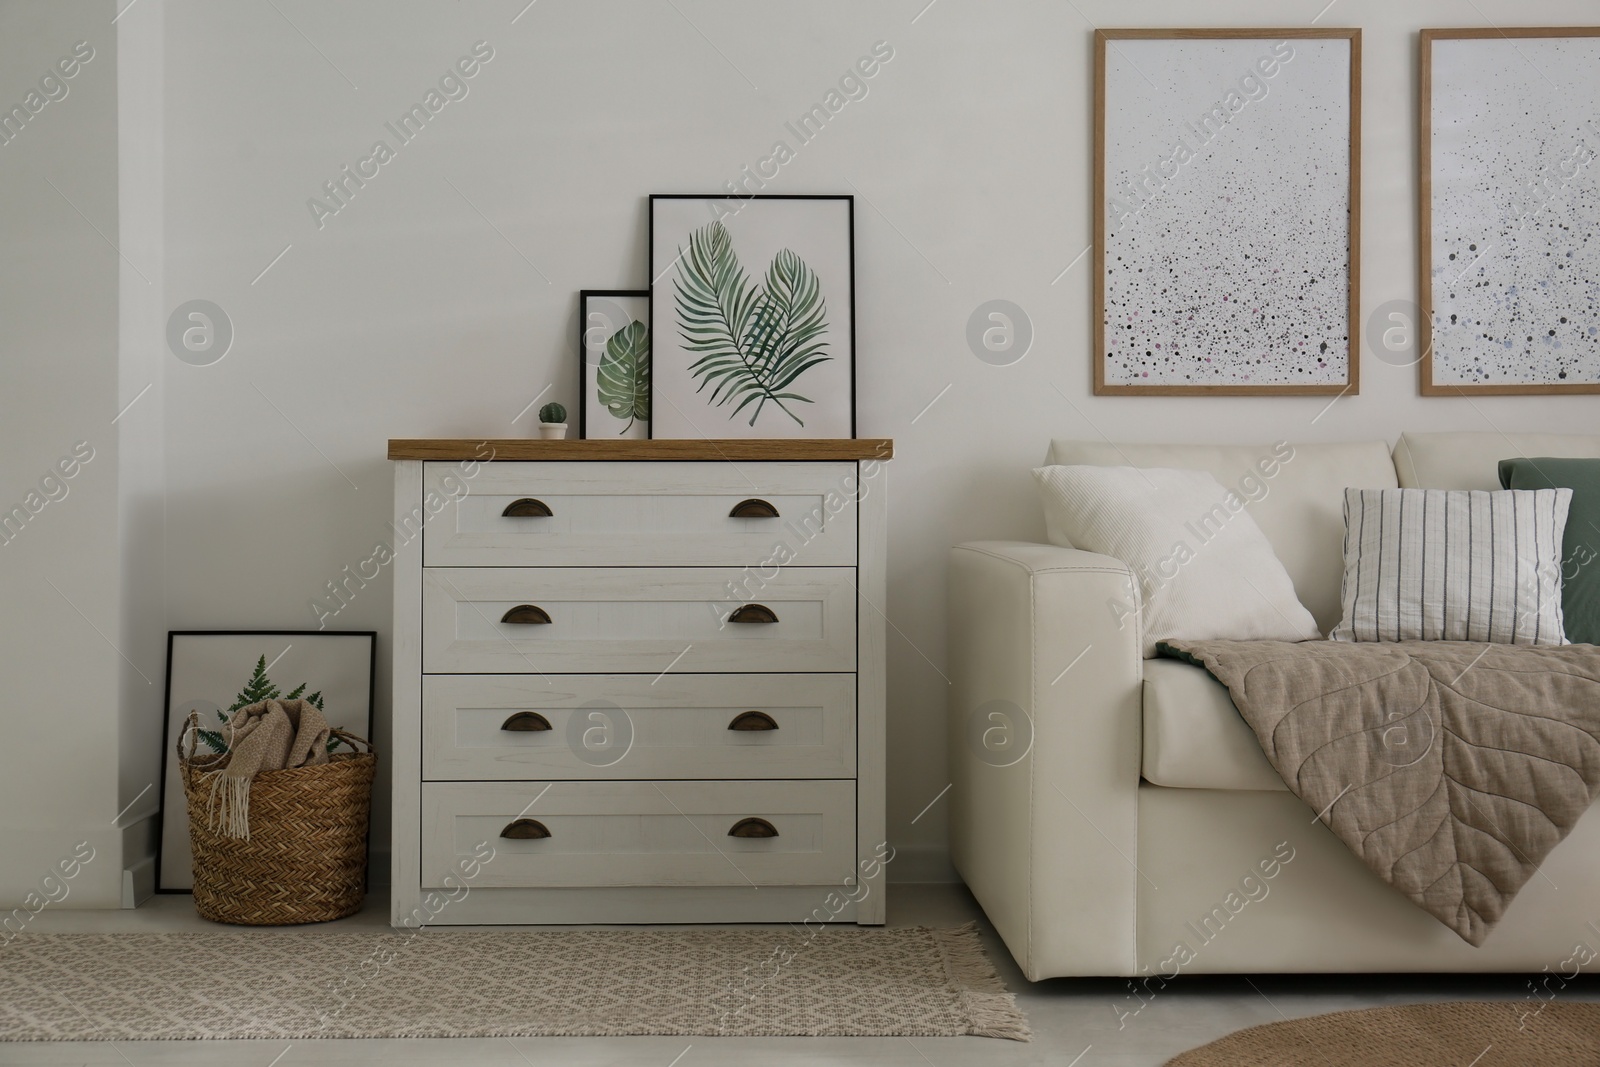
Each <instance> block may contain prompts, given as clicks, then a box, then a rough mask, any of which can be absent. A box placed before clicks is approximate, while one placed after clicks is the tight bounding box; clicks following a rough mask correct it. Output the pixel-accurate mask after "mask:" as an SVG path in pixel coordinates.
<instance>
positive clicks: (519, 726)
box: [500, 711, 550, 733]
mask: <svg viewBox="0 0 1600 1067" xmlns="http://www.w3.org/2000/svg"><path fill="white" fill-rule="evenodd" d="M500 729H502V730H510V731H511V732H512V733H530V732H533V731H536V730H548V729H550V720H549V719H547V718H545V717H544V716H543V715H540V714H539V713H538V712H537V711H519V712H517V713H516V714H515V715H512V716H511V717H510V718H509V719H507V720H506V721H505V722H503V723H501V724H500Z"/></svg>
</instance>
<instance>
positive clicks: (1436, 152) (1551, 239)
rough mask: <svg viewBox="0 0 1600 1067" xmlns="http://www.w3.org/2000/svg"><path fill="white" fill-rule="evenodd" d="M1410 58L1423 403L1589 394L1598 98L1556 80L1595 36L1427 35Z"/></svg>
mask: <svg viewBox="0 0 1600 1067" xmlns="http://www.w3.org/2000/svg"><path fill="white" fill-rule="evenodd" d="M1418 51H1419V56H1418V76H1419V79H1420V90H1419V92H1418V97H1417V104H1418V107H1417V131H1418V133H1417V140H1418V144H1417V194H1418V202H1417V267H1418V276H1417V304H1418V312H1419V313H1418V316H1417V319H1418V322H1417V340H1418V346H1419V351H1420V352H1421V353H1422V357H1421V359H1420V361H1419V368H1420V371H1419V374H1420V380H1419V383H1418V384H1419V387H1420V390H1421V392H1422V395H1424V396H1474V395H1477V396H1485V395H1488V396H1494V395H1523V394H1587V393H1600V313H1597V312H1600V309H1597V307H1596V303H1595V298H1594V296H1593V292H1594V288H1595V284H1596V283H1595V279H1596V277H1597V276H1600V239H1595V238H1600V86H1596V85H1595V84H1594V83H1593V79H1592V78H1574V77H1562V76H1561V75H1562V72H1563V71H1577V70H1583V71H1586V72H1592V71H1593V70H1594V69H1595V65H1596V61H1597V60H1600V27H1597V26H1532V27H1529V26H1522V27H1505V28H1496V27H1471V28H1455V29H1425V30H1423V31H1422V32H1421V34H1420V36H1419V40H1418ZM1558 86H1559V88H1558ZM1553 205H1554V206H1555V208H1556V209H1555V210H1550V209H1551V207H1552V206H1553Z"/></svg>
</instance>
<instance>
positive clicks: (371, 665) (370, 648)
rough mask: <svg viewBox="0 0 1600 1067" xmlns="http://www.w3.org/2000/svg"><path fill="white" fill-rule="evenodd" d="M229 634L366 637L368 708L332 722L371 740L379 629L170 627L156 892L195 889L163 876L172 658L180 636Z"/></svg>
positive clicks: (173, 767)
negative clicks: (356, 715) (352, 720)
mask: <svg viewBox="0 0 1600 1067" xmlns="http://www.w3.org/2000/svg"><path fill="white" fill-rule="evenodd" d="M226 637H247V638H248V637H268V638H279V637H281V638H305V639H318V640H321V639H344V638H358V639H365V640H366V642H367V649H366V656H367V664H366V692H367V701H366V707H365V708H364V709H362V710H361V712H360V715H361V720H360V722H358V723H354V724H351V725H347V723H349V722H350V717H349V716H348V715H342V714H338V713H332V714H334V716H335V717H336V719H337V720H338V721H335V722H333V725H335V726H338V727H340V728H341V729H345V730H349V731H350V732H352V733H356V734H358V735H359V736H361V737H363V738H365V739H367V740H368V741H370V740H371V739H372V711H373V706H374V703H375V701H376V693H377V681H378V632H377V631H376V630H168V631H167V665H166V680H165V683H164V688H163V704H162V732H161V778H160V793H159V796H158V798H157V799H159V800H160V802H161V807H160V810H159V812H158V813H157V816H156V892H157V893H174V894H188V893H192V892H193V890H192V889H191V888H185V887H182V886H172V885H168V884H166V880H165V879H164V878H163V867H164V864H163V859H164V858H165V857H166V855H167V851H168V846H169V844H170V841H169V839H168V833H169V832H170V831H169V828H168V827H167V825H166V824H167V820H168V817H169V815H172V814H174V813H172V812H170V811H169V810H168V807H167V799H168V796H169V795H170V793H169V783H170V779H169V776H170V775H174V774H176V773H177V760H176V755H177V753H176V750H175V748H174V744H173V741H172V739H173V737H174V730H175V728H176V729H177V731H178V732H179V733H180V734H181V725H180V724H178V723H175V722H174V720H173V695H172V682H173V660H174V656H173V650H174V648H175V647H176V644H177V641H178V639H180V638H201V639H204V638H226ZM289 644H290V645H292V644H293V642H289ZM284 651H285V652H287V651H288V648H285V649H284ZM280 655H281V654H280ZM254 666H255V664H254V663H248V664H245V665H244V667H243V669H242V673H240V675H239V677H240V680H241V681H243V680H244V679H245V678H247V677H248V676H249V673H250V671H251V670H252V669H253V668H254ZM269 677H270V673H269ZM298 680H300V679H297V681H298ZM304 680H306V681H309V680H310V679H304ZM291 684H293V683H291ZM232 696H233V694H227V696H226V699H231V698H232ZM178 699H179V700H182V701H185V702H191V698H190V697H180V698H178ZM187 718H188V712H187V711H184V713H183V719H184V720H187ZM178 795H179V796H181V795H182V784H181V783H179V786H178ZM184 831H185V833H187V822H185V824H184ZM371 833H372V831H371V824H370V822H369V823H368V829H367V837H368V847H369V848H370V846H371Z"/></svg>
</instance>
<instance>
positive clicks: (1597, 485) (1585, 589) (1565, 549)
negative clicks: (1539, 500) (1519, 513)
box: [1500, 458, 1600, 645]
mask: <svg viewBox="0 0 1600 1067" xmlns="http://www.w3.org/2000/svg"><path fill="white" fill-rule="evenodd" d="M1500 484H1501V485H1502V486H1504V487H1505V488H1507V489H1571V490H1572V506H1571V508H1570V509H1569V510H1568V511H1567V531H1566V533H1565V535H1563V537H1562V542H1561V613H1562V615H1563V616H1564V617H1565V625H1566V631H1567V640H1568V641H1572V642H1574V643H1575V644H1583V645H1600V459H1543V458H1541V459H1503V460H1501V461H1500Z"/></svg>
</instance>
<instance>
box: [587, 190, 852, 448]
mask: <svg viewBox="0 0 1600 1067" xmlns="http://www.w3.org/2000/svg"><path fill="white" fill-rule="evenodd" d="M854 243H855V201H854V198H852V197H849V196H733V197H730V196H714V195H713V196H698V195H679V194H672V195H656V196H652V197H651V198H650V278H651V283H650V317H649V323H648V324H649V336H650V343H651V348H652V350H653V358H652V359H651V360H650V363H651V368H650V372H649V373H650V382H649V408H648V410H649V415H650V418H649V423H650V436H652V437H655V438H663V439H681V438H696V439H698V438H713V439H716V438H751V437H758V438H774V437H789V438H795V437H803V438H850V437H854V436H855V252H854ZM585 436H590V437H592V436H595V435H594V434H593V433H586V434H585Z"/></svg>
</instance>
